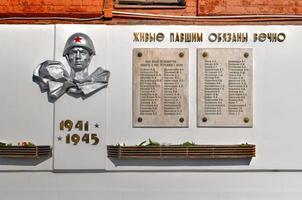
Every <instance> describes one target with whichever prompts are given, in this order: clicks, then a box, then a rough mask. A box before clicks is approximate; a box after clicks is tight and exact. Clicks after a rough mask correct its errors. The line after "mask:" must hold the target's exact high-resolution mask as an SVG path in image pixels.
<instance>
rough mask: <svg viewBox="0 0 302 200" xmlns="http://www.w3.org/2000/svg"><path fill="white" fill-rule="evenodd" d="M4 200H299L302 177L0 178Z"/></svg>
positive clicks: (127, 175)
mask: <svg viewBox="0 0 302 200" xmlns="http://www.w3.org/2000/svg"><path fill="white" fill-rule="evenodd" d="M0 179H1V180H5V181H1V182H0V193H1V198H3V199H9V200H19V199H20V198H22V199H31V200H40V199H41V197H43V199H47V200H66V199H73V200H83V199H89V200H94V199H96V200H97V199H109V200H126V199H129V200H133V199H135V200H136V199H137V200H139V199H144V200H154V199H159V200H167V199H169V200H170V199H171V200H172V199H173V200H183V199H190V200H191V199H192V200H198V199H207V200H208V199H213V200H234V199H244V200H245V199H247V200H255V199H257V200H258V199H261V200H262V199H263V200H268V199H269V200H270V199H272V200H300V199H301V196H302V190H301V185H302V174H301V173H288V172H278V173H276V172H260V173H255V172H254V173H253V172H241V173H240V172H239V173H238V172H237V173H232V172H231V173H228V172H218V173H217V172H216V173H213V172H205V173H200V172H187V173H183V172H178V173H176V172H171V173H164V172H150V173H131V172H123V173H119V172H118V173H110V172H108V173H58V174H52V173H45V172H36V173H0Z"/></svg>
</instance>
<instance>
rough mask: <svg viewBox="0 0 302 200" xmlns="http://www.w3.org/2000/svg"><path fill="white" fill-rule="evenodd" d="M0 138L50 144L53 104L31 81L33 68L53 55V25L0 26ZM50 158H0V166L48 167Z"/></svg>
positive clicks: (17, 167) (7, 168)
mask: <svg viewBox="0 0 302 200" xmlns="http://www.w3.org/2000/svg"><path fill="white" fill-rule="evenodd" d="M0 44H1V48H0V57H1V65H0V74H1V75H0V76H1V78H0V92H1V93H0V97H1V100H0V102H1V103H0V113H1V114H0V135H1V137H0V141H3V142H6V143H13V144H15V145H16V144H17V143H18V142H20V141H31V142H33V143H34V144H40V145H52V138H53V134H52V133H53V124H52V121H53V105H52V104H51V103H49V102H48V101H47V94H46V93H43V94H41V91H40V88H39V86H38V84H36V83H34V82H33V81H32V73H33V71H34V69H35V68H36V67H37V66H38V64H40V63H41V62H42V61H44V60H50V59H53V54H54V52H53V47H54V26H28V25H19V26H12V25H1V26H0ZM51 168H52V159H51V158H49V159H46V160H45V159H39V160H22V159H21V160H20V159H4V158H3V159H1V158H0V170H26V169H35V170H51Z"/></svg>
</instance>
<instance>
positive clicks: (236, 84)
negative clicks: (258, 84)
mask: <svg viewBox="0 0 302 200" xmlns="http://www.w3.org/2000/svg"><path fill="white" fill-rule="evenodd" d="M197 54H198V86H197V93H198V94H197V95H198V108H197V110H198V114H197V115H198V116H197V118H198V119H197V120H198V127H252V125H253V107H252V79H253V56H252V49H239V48H238V49H223V48H221V49H215V48H211V49H198V51H197Z"/></svg>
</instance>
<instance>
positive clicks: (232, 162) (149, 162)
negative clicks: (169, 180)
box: [109, 158, 252, 167]
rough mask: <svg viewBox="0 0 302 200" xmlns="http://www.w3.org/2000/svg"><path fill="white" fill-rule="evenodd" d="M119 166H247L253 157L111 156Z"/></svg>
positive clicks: (113, 161)
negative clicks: (162, 157)
mask: <svg viewBox="0 0 302 200" xmlns="http://www.w3.org/2000/svg"><path fill="white" fill-rule="evenodd" d="M109 160H111V162H112V163H113V164H114V165H115V166H116V167H117V166H137V167H139V166H247V165H250V163H251V160H252V159H251V158H244V159H202V160H200V159H194V160H186V159H165V160H161V159H116V158H109Z"/></svg>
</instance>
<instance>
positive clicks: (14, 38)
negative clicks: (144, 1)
mask: <svg viewBox="0 0 302 200" xmlns="http://www.w3.org/2000/svg"><path fill="white" fill-rule="evenodd" d="M0 30H1V31H0V36H1V37H0V41H1V43H2V44H3V45H4V46H5V47H6V48H2V49H1V50H0V52H1V55H2V56H1V57H2V67H1V70H2V72H1V73H3V74H5V76H3V78H2V79H1V84H0V88H1V91H2V95H1V99H2V101H1V104H0V108H1V110H2V115H1V116H0V120H1V122H2V124H3V126H1V127H0V131H1V135H2V137H1V142H3V143H5V144H9V143H13V144H17V143H18V142H19V141H23V140H25V141H30V142H32V143H34V144H35V145H37V146H39V145H48V146H50V149H51V153H50V154H49V155H48V156H47V157H39V156H38V157H32V158H29V159H19V158H0V170H48V171H60V170H67V171H68V170H84V171H89V170H105V171H119V170H130V171H131V170H134V171H135V170H147V171H148V170H149V171H150V170H154V171H156V170H165V171H171V170H184V171H186V170H200V171H202V170H251V171H253V170H272V169H274V170H275V169H276V170H292V169H299V170H300V169H302V162H301V161H300V160H299V159H295V158H297V157H299V152H300V151H301V150H302V149H301V145H300V139H302V138H301V134H300V133H299V129H300V128H299V124H300V123H299V122H300V114H301V112H302V108H301V107H299V106H297V105H299V104H300V102H301V100H302V97H301V95H300V93H301V92H302V89H301V84H300V82H301V78H300V74H301V73H302V68H301V67H300V65H299V63H300V53H299V52H300V51H299V49H300V44H301V43H302V39H301V37H300V35H301V32H302V29H301V27H299V26H224V27H222V26H105V25H55V26H51V25H50V26H22V25H19V26H18V25H9V26H8V25H2V26H0ZM285 55H286V56H285ZM186 145H189V146H190V147H191V146H193V147H194V146H195V147H198V148H201V149H199V150H201V151H203V152H202V153H204V154H202V153H200V152H199V154H197V153H196V152H195V151H193V152H191V153H192V154H190V149H188V148H187V146H186ZM198 145H204V146H198ZM234 145H235V146H234ZM236 145H237V146H236ZM150 146H151V147H157V148H159V150H158V151H159V154H158V155H157V154H156V152H155V153H154V151H155V150H154V149H152V151H151V150H148V152H138V154H136V155H135V156H136V158H130V159H128V158H129V156H131V152H132V151H133V149H135V148H136V149H137V148H138V147H150ZM179 146H181V147H185V148H187V149H185V153H184V154H181V152H183V148H180V149H177V148H178V147H179ZM284 146H286V147H290V148H287V149H286V150H285V149H284V148H281V147H284ZM122 147H131V148H132V149H130V150H127V152H126V150H125V152H124V153H125V154H122V153H123V152H122ZM170 147H173V148H174V149H172V150H171V151H170V150H169V151H167V152H164V150H166V149H165V148H167V149H169V148H170ZM176 147H177V148H176ZM252 147H253V148H255V149H254V150H253V153H254V154H253V155H250V156H245V153H246V152H245V151H246V150H243V149H245V148H252ZM203 148H207V149H203ZM209 148H210V149H211V152H210V153H209V152H208V151H210V150H209ZM215 148H218V150H217V149H215ZM219 148H222V149H223V150H221V149H220V150H219ZM196 149H197V148H196ZM196 149H195V150H196ZM145 150H146V151H147V149H145ZM216 150H217V151H216ZM110 151H112V153H110ZM135 151H136V150H135ZM156 151H157V150H156ZM196 151H197V150H196ZM237 151H238V152H237ZM150 152H151V153H150ZM175 152H176V155H174V154H173V153H175ZM234 152H237V154H236V155H235V157H234V155H233V153H234ZM127 153H128V154H127ZM177 153H179V154H177ZM171 154H172V157H171ZM240 154H241V156H240ZM147 155H149V156H150V157H149V158H150V159H140V158H138V157H144V156H147ZM200 155H203V156H204V157H202V156H200ZM276 155H278V156H276ZM122 156H125V158H127V156H128V158H127V159H123V157H122ZM173 156H174V157H173ZM219 156H220V157H219ZM222 156H225V157H222ZM232 156H233V157H232ZM167 158H168V159H167ZM217 158H218V159H217ZM155 159H156V160H155Z"/></svg>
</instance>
